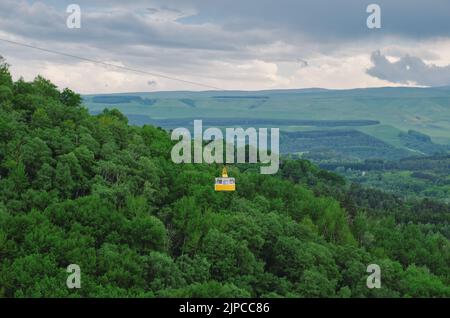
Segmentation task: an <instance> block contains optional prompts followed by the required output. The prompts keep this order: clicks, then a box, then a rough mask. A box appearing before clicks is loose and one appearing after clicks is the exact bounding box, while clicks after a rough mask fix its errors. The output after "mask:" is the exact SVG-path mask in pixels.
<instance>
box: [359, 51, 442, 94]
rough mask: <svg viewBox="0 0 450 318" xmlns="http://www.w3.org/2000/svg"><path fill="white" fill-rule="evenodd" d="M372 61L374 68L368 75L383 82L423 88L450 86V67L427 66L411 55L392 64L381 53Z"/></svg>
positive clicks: (373, 57) (374, 56)
mask: <svg viewBox="0 0 450 318" xmlns="http://www.w3.org/2000/svg"><path fill="white" fill-rule="evenodd" d="M371 60H372V63H373V66H372V67H371V68H369V69H368V70H367V74H369V75H371V76H374V77H377V78H379V79H382V80H386V81H389V82H392V83H400V84H409V83H414V84H416V85H421V86H446V85H450V65H449V66H436V65H433V64H426V63H425V62H424V61H423V60H422V59H420V58H418V57H415V56H409V55H405V56H403V57H401V58H400V59H399V60H398V61H395V62H390V61H389V60H388V59H387V58H386V56H385V55H383V54H381V52H380V51H376V52H373V53H372V56H371Z"/></svg>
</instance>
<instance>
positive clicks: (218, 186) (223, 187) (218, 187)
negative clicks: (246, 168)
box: [214, 167, 236, 191]
mask: <svg viewBox="0 0 450 318" xmlns="http://www.w3.org/2000/svg"><path fill="white" fill-rule="evenodd" d="M214 190H215V191H235V190H236V181H235V180H234V178H229V177H228V173H227V168H225V167H224V168H223V170H222V178H216V182H215V184H214Z"/></svg>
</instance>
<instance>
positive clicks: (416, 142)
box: [83, 87, 450, 160]
mask: <svg viewBox="0 0 450 318" xmlns="http://www.w3.org/2000/svg"><path fill="white" fill-rule="evenodd" d="M83 98H84V103H85V105H86V106H87V107H88V108H89V110H90V112H91V113H93V114H96V113H99V112H101V111H102V110H103V109H104V108H117V109H119V110H120V111H121V112H123V113H124V114H125V115H126V116H127V117H128V118H129V121H130V123H131V124H135V125H144V124H153V125H157V126H160V127H163V128H166V129H171V128H175V127H190V126H191V125H192V121H193V120H194V119H203V120H204V122H205V125H206V126H208V125H209V126H218V127H230V126H231V127H233V126H244V127H248V126H253V127H279V128H280V130H281V131H282V136H283V139H282V140H283V142H284V145H283V143H282V145H281V147H282V148H283V149H285V151H286V152H305V151H306V152H310V151H313V152H314V151H318V149H320V151H322V152H323V151H325V152H326V151H330V150H331V151H336V150H338V152H339V153H340V154H341V155H343V156H344V157H345V158H347V159H351V160H353V159H356V160H364V159H368V158H377V157H380V158H383V159H398V158H400V157H408V156H418V155H419V156H420V155H432V154H435V153H445V152H448V150H449V145H450V134H449V132H450V88H449V87H438V88H415V87H414V88H407V87H400V88H393V87H385V88H368V89H352V90H325V89H318V88H312V89H299V90H266V91H252V92H250V91H205V92H187V91H175V92H152V93H124V94H109V95H87V96H84V97H83ZM342 130H345V131H347V134H346V141H345V143H353V144H354V145H355V147H350V148H349V147H344V148H345V149H344V150H343V147H342V144H341V142H340V139H339V136H340V135H341V134H342ZM307 131H315V133H313V135H317V136H319V135H320V136H323V132H324V131H326V135H328V136H332V135H333V136H334V137H333V139H334V140H336V141H338V142H337V143H330V142H328V140H327V139H326V138H325V139H324V138H316V139H315V140H314V138H313V139H311V138H308V145H304V144H303V142H304V141H305V139H304V138H298V136H299V135H296V134H289V132H307ZM313 135H310V137H311V136H313ZM301 136H303V135H301ZM349 138H350V139H349ZM352 138H353V139H352ZM375 144H376V145H378V147H375V148H373V145H375ZM286 145H287V146H286ZM381 145H382V146H381ZM380 146H381V147H380ZM361 147H365V148H366V149H364V151H361ZM372 148H373V149H372Z"/></svg>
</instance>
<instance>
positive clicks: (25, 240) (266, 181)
mask: <svg viewBox="0 0 450 318" xmlns="http://www.w3.org/2000/svg"><path fill="white" fill-rule="evenodd" d="M189 98H190V99H193V97H189ZM152 99H153V98H152ZM158 104H161V102H158V103H155V104H154V105H152V106H139V107H160V108H164V107H162V106H161V105H159V106H158ZM169 104H170V103H169V102H167V105H169ZM195 105H196V106H195V107H190V106H186V105H180V104H177V105H175V106H173V107H175V108H176V107H184V108H185V109H188V110H190V111H192V110H195V109H197V108H199V107H203V106H202V105H204V104H203V102H201V101H198V102H197V101H196V102H195ZM134 107H138V106H134ZM127 121H128V120H127V118H126V117H125V116H124V115H122V114H121V113H120V112H119V111H117V110H106V111H103V112H101V113H100V114H98V115H96V116H92V115H89V113H88V111H87V109H85V108H84V107H83V106H82V104H81V98H80V96H79V95H77V94H75V93H74V92H72V91H71V90H69V89H65V90H63V91H58V90H57V89H56V87H55V86H54V85H53V84H52V83H50V82H49V81H47V80H45V79H43V78H41V77H37V78H36V79H35V80H34V81H33V82H24V81H23V80H19V81H17V82H13V81H12V80H11V76H10V74H9V72H8V69H7V68H6V67H5V66H1V67H0V297H250V296H252V297H449V296H450V288H449V285H450V284H449V283H450V269H449V266H448V264H449V263H450V248H449V247H450V242H449V237H450V230H449V225H448V224H449V215H450V213H449V212H450V207H449V206H448V205H445V204H441V203H436V202H432V201H429V200H425V201H420V202H419V201H404V200H401V199H399V198H397V197H395V196H392V195H387V194H384V193H383V192H380V191H374V190H367V189H364V188H361V187H359V186H356V185H352V186H350V185H349V184H347V183H346V182H345V180H344V179H342V178H341V177H339V176H337V175H335V174H332V173H330V172H327V171H324V170H321V169H319V168H317V167H316V166H314V165H312V164H311V163H309V162H308V161H300V160H297V161H292V160H283V162H282V166H281V169H280V171H279V173H278V175H274V176H270V175H260V174H257V173H255V172H253V171H257V167H255V165H241V166H235V167H230V169H229V170H230V171H229V173H230V175H231V176H233V177H235V178H236V180H237V191H236V192H234V193H218V192H215V191H214V190H213V180H214V177H215V176H217V175H218V174H219V173H220V170H221V167H220V166H216V165H177V164H174V163H172V161H171V160H170V149H171V147H172V145H173V144H172V142H171V140H170V138H169V135H168V133H167V132H166V131H164V130H161V129H158V128H155V127H153V126H149V125H146V126H143V127H138V126H130V125H128V122H127ZM69 264H77V265H79V266H80V269H81V277H82V287H81V288H80V289H68V288H67V286H66V280H67V277H68V273H67V272H66V268H67V266H68V265H69ZM369 264H378V265H379V266H380V268H381V271H382V274H381V277H382V288H380V289H369V288H367V286H366V280H367V277H368V273H367V272H366V270H367V266H368V265H369Z"/></svg>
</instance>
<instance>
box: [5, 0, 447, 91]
mask: <svg viewBox="0 0 450 318" xmlns="http://www.w3.org/2000/svg"><path fill="white" fill-rule="evenodd" d="M73 2H76V3H78V4H79V5H80V6H81V10H82V28H81V29H68V28H67V27H66V23H65V22H66V17H67V13H66V7H67V5H68V4H70V3H73ZM372 2H376V3H378V4H380V6H381V8H382V29H381V30H376V31H374V30H369V29H367V27H366V18H367V16H368V14H367V13H366V7H367V5H368V4H369V3H372ZM448 12H450V1H448V0H434V1H433V5H430V4H429V3H427V2H424V1H419V0H396V1H392V0H377V1H370V0H367V1H366V0H339V1H330V0H314V1H313V0H279V1H273V0H245V1H242V0H227V1H224V0H171V1H170V4H169V2H168V1H167V0H135V1H123V0H77V1H73V0H41V1H32V0H1V1H0V37H6V38H9V39H14V40H17V41H19V42H24V43H28V44H33V45H37V46H41V47H45V48H48V49H53V50H57V51H62V52H66V53H69V54H74V55H80V56H83V57H86V58H90V59H95V60H100V61H105V62H110V63H115V64H118V65H124V66H128V67H131V68H136V69H142V70H147V71H153V72H158V73H163V74H167V75H172V76H176V77H181V78H190V79H192V80H197V79H198V80H200V81H207V82H209V81H211V82H214V84H215V85H219V86H221V85H222V83H225V84H226V83H227V81H230V82H233V85H234V87H242V83H247V82H254V83H261V82H263V83H267V85H269V87H270V85H271V83H272V82H273V83H275V82H276V83H283V84H280V85H284V83H290V81H291V80H292V83H293V82H294V80H295V78H300V77H303V78H311V77H310V76H308V75H310V74H311V73H309V72H314V71H317V74H320V73H321V72H322V71H324V70H325V71H329V72H331V71H330V69H334V68H336V69H337V68H339V67H342V64H343V63H340V61H342V60H343V59H348V58H349V57H350V58H352V57H356V58H357V63H356V65H358V66H355V68H356V67H359V69H358V72H359V73H358V74H359V75H363V76H364V77H365V78H366V79H367V78H368V79H369V80H370V83H374V82H377V80H376V79H375V77H376V78H383V75H379V76H376V75H373V74H370V73H368V74H370V75H372V76H373V77H370V76H367V75H366V74H364V71H365V69H366V68H367V65H368V63H369V60H368V57H369V54H370V52H372V51H373V50H376V49H378V48H383V49H385V48H386V46H390V45H391V44H392V43H394V44H395V46H396V47H393V48H391V50H396V49H398V50H399V52H402V53H401V56H403V52H404V51H405V50H408V49H409V48H410V47H411V44H410V43H416V42H422V43H424V41H434V39H435V38H438V37H441V38H442V37H443V38H450V19H448ZM408 41H410V43H408V45H409V46H407V47H406V48H405V47H402V45H403V44H404V43H407V42H408ZM402 49H404V50H403V51H402ZM0 51H1V53H2V54H3V55H4V56H5V57H6V58H7V59H8V60H12V59H14V60H15V61H18V62H16V63H17V64H21V65H27V63H28V65H29V64H30V63H31V62H36V61H37V63H36V64H35V65H33V66H37V67H40V69H45V68H48V67H49V65H52V64H53V65H54V64H58V65H68V66H77V65H78V63H79V61H77V60H73V59H69V58H67V57H60V56H57V55H51V56H49V54H48V53H43V52H39V51H33V50H30V49H27V48H21V47H13V46H11V45H6V44H5V43H2V42H0ZM435 51H436V50H435ZM425 53H426V52H425ZM425 53H423V54H417V52H415V54H414V55H415V56H419V57H420V58H426V57H425ZM399 54H400V53H399ZM427 54H428V53H427ZM432 54H434V53H433V52H431V53H429V55H430V56H431V55H432ZM361 56H363V57H362V58H361ZM299 57H301V58H299ZM324 57H330V59H329V60H332V61H331V62H327V61H325V62H323V61H324ZM318 59H319V62H318ZM436 59H438V58H436ZM427 60H429V59H427ZM327 63H331V64H327ZM352 63H353V62H352ZM380 63H381V62H380ZM322 66H323V69H320V68H321V67H322ZM355 68H352V69H351V70H352V71H353V70H354V69H355ZM24 69H25V70H27V69H26V68H25V67H24ZM29 69H30V72H31V70H32V69H35V70H36V69H38V68H36V67H29ZM319 69H320V70H319ZM228 70H229V73H226V71H228ZM299 71H300V72H303V73H301V74H300V75H299V74H297V72H299ZM347 71H348V70H347ZM53 72H54V73H55V72H56V71H53ZM374 72H375V73H374V74H377V72H376V71H374ZM331 73H332V74H338V72H331ZM267 74H269V75H267ZM60 76H61V77H63V75H60ZM264 76H266V77H264ZM314 78H315V79H317V81H319V80H320V81H322V76H319V75H315V77H314ZM363 80H364V79H363ZM117 81H118V82H119V81H125V80H122V79H120V80H119V79H118V80H117ZM336 81H337V82H339V81H340V80H339V79H337V80H336ZM355 81H356V79H355ZM427 81H428V80H427ZM146 82H147V81H146V79H143V80H142V81H141V83H142V84H143V85H146ZM327 83H330V82H327ZM377 83H379V81H378V82H377ZM399 83H400V82H399ZM401 83H403V82H401ZM165 84H166V83H165V82H164V81H162V80H159V79H158V89H159V88H160V87H164V88H166V87H168V86H164V85H165ZM357 84H359V82H357ZM166 85H169V84H166ZM255 85H257V84H255ZM258 85H259V84H258ZM308 85H309V84H308ZM314 85H318V84H314ZM362 85H368V84H366V83H365V82H364V84H362ZM370 85H375V84H370ZM227 87H229V86H227Z"/></svg>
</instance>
